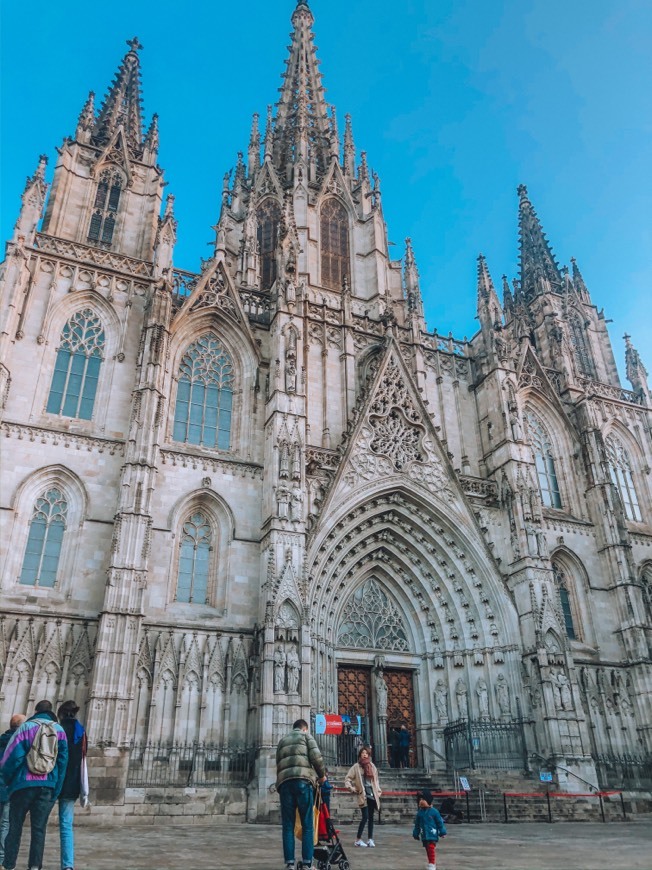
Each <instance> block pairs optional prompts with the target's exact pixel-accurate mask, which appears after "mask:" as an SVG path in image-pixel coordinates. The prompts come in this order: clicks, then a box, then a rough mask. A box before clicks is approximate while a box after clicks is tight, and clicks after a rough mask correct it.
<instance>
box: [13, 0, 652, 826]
mask: <svg viewBox="0 0 652 870" xmlns="http://www.w3.org/2000/svg"><path fill="white" fill-rule="evenodd" d="M313 24H314V19H313V14H312V12H311V10H310V8H309V5H308V3H307V2H305V0H300V2H298V4H297V5H296V8H295V9H294V12H293V14H292V36H291V45H290V47H289V56H288V58H287V60H286V69H285V72H284V73H283V83H282V88H281V90H280V97H279V100H278V102H277V103H276V106H275V107H274V108H272V107H270V108H269V109H268V111H267V115H266V119H264V120H263V121H262V122H261V123H259V121H260V119H259V116H258V115H254V118H253V124H252V128H251V137H250V140H249V144H248V147H247V149H246V151H245V152H241V153H239V154H238V157H237V164H236V166H235V169H234V170H233V171H232V172H230V173H227V174H226V175H225V176H224V182H223V187H222V194H221V197H222V199H221V210H220V211H219V215H217V214H216V219H217V222H216V228H215V242H214V247H213V248H212V253H211V256H210V258H209V259H207V260H204V261H203V262H202V263H201V269H200V270H199V271H198V272H197V274H192V273H189V272H184V271H182V270H179V269H178V268H175V265H174V246H175V238H176V230H177V221H176V219H175V215H174V197H173V196H172V195H168V196H167V198H166V199H165V202H163V191H164V186H165V181H164V174H163V170H162V168H161V167H160V166H159V165H158V163H157V150H158V146H159V133H158V125H157V116H156V115H154V116H153V118H152V119H151V123H149V125H148V126H147V125H145V124H144V118H143V114H142V108H141V70H140V65H141V60H140V49H141V46H140V44H139V42H138V40H136V39H134V40H131V41H130V42H129V43H128V46H129V49H128V51H127V53H126V54H125V56H124V58H123V60H122V62H121V63H120V65H119V67H118V70H117V73H116V75H115V78H114V80H113V82H112V83H111V84H110V86H109V88H108V91H107V92H106V95H105V97H104V99H103V100H102V101H101V103H99V101H98V103H97V104H96V103H95V100H94V95H93V94H92V93H91V94H90V96H89V97H88V100H87V101H86V103H85V105H84V106H83V108H82V111H81V114H80V116H79V119H78V121H77V125H76V129H75V131H74V135H72V136H70V137H66V138H65V139H64V140H63V144H62V145H61V147H60V148H59V149H58V157H57V162H56V166H55V167H54V174H53V180H52V184H51V188H50V187H49V185H48V183H47V182H46V175H45V173H46V158H45V157H41V159H40V162H39V164H38V167H37V169H36V171H35V172H34V174H33V175H32V176H31V177H30V178H28V180H27V184H26V187H25V191H24V193H23V197H22V204H21V206H20V211H19V214H18V219H17V222H16V225H15V230H14V234H13V237H12V239H11V240H10V241H9V243H8V245H7V251H6V259H5V261H4V264H3V266H2V274H1V284H0V286H1V296H0V302H1V308H0V316H1V332H0V402H1V414H2V417H1V434H2V496H1V507H2V510H1V511H0V523H1V529H2V532H1V539H2V540H1V550H0V566H1V578H0V583H1V585H0V605H1V607H0V715H1V717H2V724H3V727H5V722H6V720H7V719H8V717H9V716H10V715H11V714H12V713H13V712H15V711H20V712H22V711H25V712H27V711H30V710H31V708H32V706H33V703H34V702H35V701H37V700H39V699H40V698H42V697H47V698H50V699H51V700H52V701H53V702H55V703H57V702H61V701H62V700H64V699H67V698H70V697H73V698H75V699H77V701H78V702H79V704H80V706H81V707H82V711H81V714H80V716H81V717H82V718H83V719H84V721H85V723H86V725H87V729H88V731H89V734H90V739H91V743H92V745H93V750H92V751H93V754H94V763H93V765H92V766H91V772H92V773H93V774H94V777H95V785H96V787H97V788H98V789H99V791H100V793H101V795H102V800H104V801H106V802H109V803H113V804H115V805H116V806H120V805H122V804H124V801H125V792H126V791H127V792H128V791H129V785H130V783H131V784H133V783H134V782H137V781H138V780H137V777H136V778H135V779H134V770H136V769H137V767H138V763H139V760H140V761H142V758H143V755H142V753H143V752H144V747H148V746H150V747H151V746H156V747H158V750H157V754H156V756H155V761H156V763H157V764H158V767H159V768H164V767H165V764H166V763H171V762H170V761H169V756H168V755H166V751H167V752H170V753H171V752H174V751H177V752H178V751H180V750H179V747H181V749H182V750H183V748H184V747H186V748H187V747H188V746H194V747H203V751H205V752H208V751H209V749H211V748H212V750H211V751H215V752H218V753H219V758H220V759H222V761H220V762H219V764H217V765H216V763H214V762H213V763H212V766H213V768H215V767H216V766H218V767H219V766H220V765H221V767H222V769H225V768H224V759H226V766H227V767H228V759H229V758H232V757H233V756H232V755H231V756H229V755H228V752H231V753H233V752H235V751H236V750H238V751H240V750H247V751H248V752H250V753H251V758H252V762H251V765H250V767H249V768H248V773H247V776H246V777H245V779H246V783H245V784H246V786H247V788H246V809H244V810H243V813H246V815H247V816H248V817H249V818H250V819H253V818H259V819H260V818H265V817H266V815H267V814H268V813H269V811H270V807H271V806H272V805H273V802H274V799H275V796H274V795H273V794H271V792H270V788H269V787H270V784H271V783H272V782H273V780H274V776H275V767H274V749H275V745H276V742H277V740H278V738H279V736H280V735H281V734H283V733H284V732H285V731H286V730H287V729H288V728H289V727H290V726H291V723H292V722H293V720H294V719H296V718H298V717H299V716H303V717H305V718H309V717H310V716H311V715H313V716H314V715H315V714H317V713H320V712H331V713H338V712H339V713H354V714H357V715H361V716H362V717H363V719H364V722H365V728H366V739H368V740H371V741H372V742H373V744H374V747H375V753H376V757H377V759H379V760H380V761H384V760H385V758H386V757H387V753H388V750H389V748H390V746H389V743H390V740H389V732H390V729H392V728H395V727H399V726H400V725H401V724H407V725H408V727H409V729H410V732H411V735H412V753H411V764H412V765H413V766H414V767H417V768H421V769H429V770H431V771H436V770H445V769H446V761H447V747H448V744H447V740H446V734H447V729H448V731H450V729H451V727H452V726H454V723H459V722H471V721H472V722H474V723H478V722H483V721H485V722H487V723H494V724H495V725H496V727H498V726H499V725H500V724H501V723H503V724H508V723H512V722H517V721H518V722H520V723H523V734H524V740H525V744H526V750H527V754H529V756H530V757H531V758H532V759H536V758H545V759H547V760H550V759H552V760H554V762H555V763H557V764H559V765H561V766H563V767H564V768H565V769H566V770H568V771H571V773H574V774H575V775H576V776H581V777H582V778H583V779H584V780H586V781H588V782H594V783H597V782H598V779H600V780H601V783H602V784H604V782H605V781H606V780H605V777H606V774H605V770H608V768H609V765H610V764H614V763H616V761H617V760H618V759H622V758H623V757H630V758H637V759H649V758H650V754H651V753H652V478H651V476H650V468H651V467H652V436H651V424H652V414H651V407H652V403H651V399H650V391H649V388H648V384H647V380H646V376H647V373H646V371H645V368H644V365H643V362H642V360H641V358H640V357H639V354H638V352H637V351H636V350H635V348H634V347H633V346H632V345H631V343H630V341H629V339H627V337H626V349H625V355H626V366H627V377H628V380H629V381H630V384H631V388H632V389H631V390H628V389H624V388H623V387H622V386H621V383H620V380H619V376H618V372H617V368H616V362H615V358H614V353H613V350H612V347H611V343H610V340H609V337H608V334H607V327H606V322H607V321H606V319H605V315H604V314H603V312H602V311H601V310H598V308H597V307H596V305H595V304H594V302H593V301H592V298H591V295H590V292H589V289H588V288H587V285H586V284H585V281H584V278H583V276H582V274H581V272H580V269H579V267H578V265H577V263H576V262H575V261H571V266H570V268H566V267H562V266H560V265H559V264H558V263H557V261H556V259H555V256H554V254H553V251H552V246H551V244H550V243H549V242H548V240H547V238H546V235H545V234H544V231H543V229H542V225H541V222H540V220H539V217H538V216H537V213H536V212H535V209H534V206H533V204H532V201H531V199H530V195H529V193H528V191H527V189H526V188H525V187H524V186H522V187H520V188H519V190H518V234H519V244H520V274H519V275H518V277H517V278H516V279H515V280H513V281H508V280H507V278H503V279H502V288H500V292H499V291H498V290H497V288H496V284H495V283H494V281H493V280H492V277H491V275H490V272H489V268H488V265H487V263H486V262H485V259H484V258H483V257H482V256H480V257H479V258H478V278H477V316H478V319H479V330H478V332H477V334H476V335H474V336H473V337H472V338H471V339H470V340H467V339H464V340H459V339H456V338H454V337H453V336H452V335H451V334H439V333H438V332H437V331H434V332H433V331H431V330H429V328H428V327H427V326H426V323H425V320H424V314H423V293H424V291H425V290H426V288H423V287H422V286H421V285H420V279H419V272H418V269H417V264H416V260H415V254H414V251H413V249H412V245H411V243H410V241H409V239H408V240H407V241H406V247H405V254H404V257H403V259H402V260H396V259H393V258H392V256H391V255H390V249H389V247H388V237H387V231H386V225H385V215H384V213H383V203H382V194H381V186H380V181H379V179H378V176H377V175H376V174H375V173H374V172H373V171H372V170H371V169H370V167H369V164H368V162H367V156H366V153H365V152H364V151H362V152H359V151H358V149H357V148H356V145H355V143H354V135H353V128H352V123H351V118H350V116H348V115H347V116H345V124H344V126H343V135H340V132H339V130H340V129H342V127H341V126H340V127H338V122H337V116H336V113H335V109H334V108H333V107H332V106H330V105H328V104H327V102H326V101H325V91H324V88H323V86H322V78H321V74H320V72H319V68H318V61H317V59H316V49H315V47H314V45H313V29H312V28H313ZM272 89H273V88H272V87H271V86H270V91H271V90H272ZM48 191H49V192H48ZM515 243H516V240H515ZM537 763H538V762H536V761H535V762H534V766H535V767H536V764H537ZM182 767H183V765H182ZM184 769H187V767H186V768H184ZM205 769H206V770H209V769H212V768H211V763H208V762H206V764H205ZM227 780H228V777H226V778H224V782H226V781H227ZM572 786H575V789H574V790H577V787H576V786H577V781H576V780H575V781H573V782H571V785H570V786H569V788H571V787H572ZM571 790H572V788H571Z"/></svg>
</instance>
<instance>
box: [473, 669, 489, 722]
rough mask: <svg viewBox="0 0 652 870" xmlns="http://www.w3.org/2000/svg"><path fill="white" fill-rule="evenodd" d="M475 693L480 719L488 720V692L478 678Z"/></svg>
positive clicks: (483, 682) (485, 685)
mask: <svg viewBox="0 0 652 870" xmlns="http://www.w3.org/2000/svg"><path fill="white" fill-rule="evenodd" d="M475 693H476V695H477V696H478V711H479V713H480V718H481V719H488V718H489V692H488V691H487V684H486V683H485V681H484V680H483V679H482V678H480V679H479V680H478V682H477V683H476V687H475Z"/></svg>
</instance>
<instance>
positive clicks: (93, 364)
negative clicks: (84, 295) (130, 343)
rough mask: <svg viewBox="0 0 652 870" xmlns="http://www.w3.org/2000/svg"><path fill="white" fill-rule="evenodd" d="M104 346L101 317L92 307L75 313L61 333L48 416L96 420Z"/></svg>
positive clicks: (47, 409) (48, 404) (47, 408)
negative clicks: (94, 418)
mask: <svg viewBox="0 0 652 870" xmlns="http://www.w3.org/2000/svg"><path fill="white" fill-rule="evenodd" d="M104 345H105V338H104V327H103V326H102V321H101V320H100V318H99V317H98V316H97V314H96V313H95V312H94V311H93V310H92V309H91V308H84V309H83V310H82V311H78V312H77V313H76V314H73V316H72V317H71V318H70V320H69V321H68V322H67V323H66V325H65V326H64V327H63V330H62V332H61V341H60V344H59V348H58V350H57V359H56V363H55V365H54V374H53V376H52V385H51V386H50V395H49V396H48V402H47V405H46V411H47V412H48V414H61V415H62V416H63V417H73V418H76V419H79V420H90V419H91V418H92V416H93V406H94V404H95V394H96V392H97V383H98V380H99V377H100V367H101V365H102V359H103V356H104Z"/></svg>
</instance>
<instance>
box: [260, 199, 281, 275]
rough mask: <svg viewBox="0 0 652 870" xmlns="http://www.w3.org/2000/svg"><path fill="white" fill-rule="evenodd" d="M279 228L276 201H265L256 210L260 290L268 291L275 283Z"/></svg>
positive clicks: (279, 222)
mask: <svg viewBox="0 0 652 870" xmlns="http://www.w3.org/2000/svg"><path fill="white" fill-rule="evenodd" d="M280 226H281V207H280V206H279V204H278V203H277V202H276V200H273V199H266V200H265V201H264V202H263V203H262V204H261V206H260V208H259V209H258V251H259V254H260V289H261V290H269V289H270V288H271V287H272V285H273V284H274V281H276V245H277V243H278V233H279V228H280Z"/></svg>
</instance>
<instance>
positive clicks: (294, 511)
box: [290, 486, 303, 523]
mask: <svg viewBox="0 0 652 870" xmlns="http://www.w3.org/2000/svg"><path fill="white" fill-rule="evenodd" d="M290 499H291V501H290V519H291V520H292V521H293V522H296V523H299V522H301V520H302V519H303V493H302V492H301V487H299V486H295V487H293V488H292V492H291V494H290Z"/></svg>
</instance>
